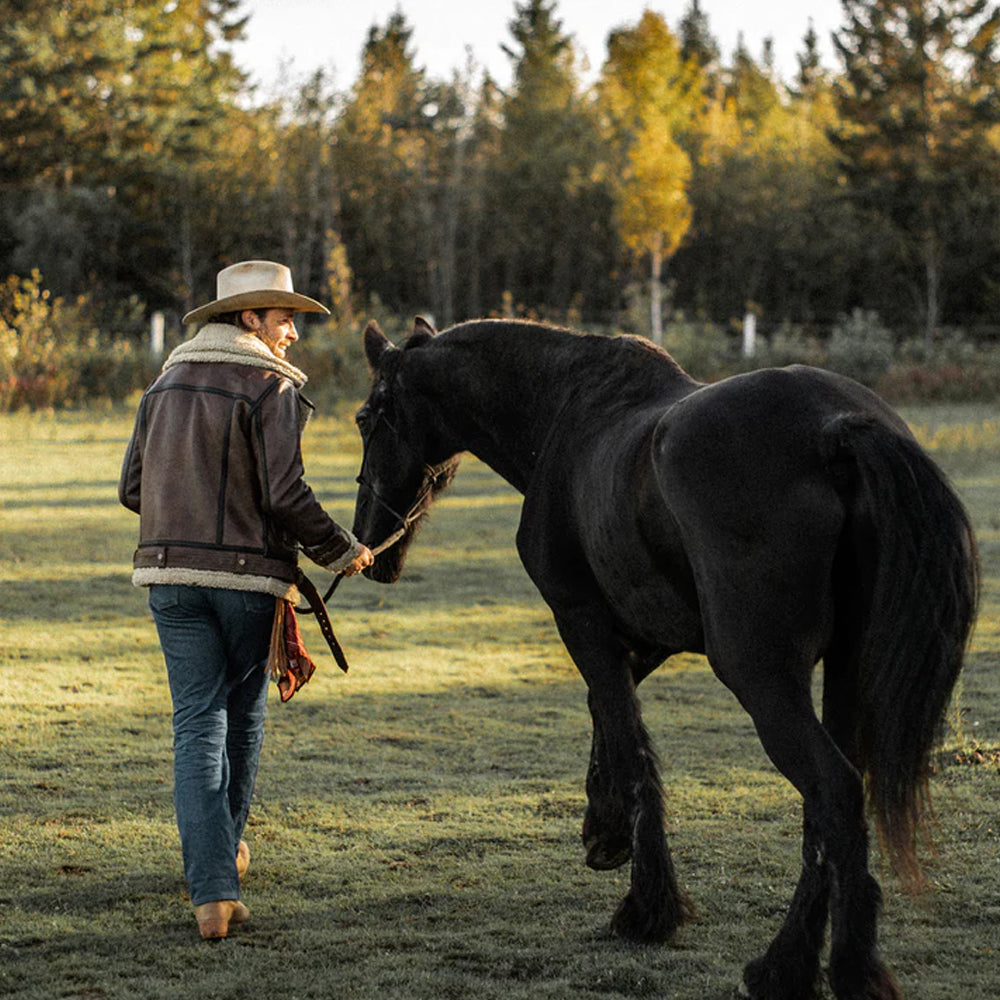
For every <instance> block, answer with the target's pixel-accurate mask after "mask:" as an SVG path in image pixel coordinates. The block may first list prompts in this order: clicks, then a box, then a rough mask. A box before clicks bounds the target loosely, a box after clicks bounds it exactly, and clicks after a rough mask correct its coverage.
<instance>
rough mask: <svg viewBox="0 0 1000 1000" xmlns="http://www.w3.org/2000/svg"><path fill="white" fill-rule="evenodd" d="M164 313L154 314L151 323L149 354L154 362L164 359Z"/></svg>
mask: <svg viewBox="0 0 1000 1000" xmlns="http://www.w3.org/2000/svg"><path fill="white" fill-rule="evenodd" d="M163 325H164V324H163V313H161V312H155V313H153V316H152V319H151V320H150V323H149V353H150V356H151V357H152V359H153V360H154V361H159V360H160V358H162V357H163Z"/></svg>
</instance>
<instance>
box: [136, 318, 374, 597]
mask: <svg viewBox="0 0 1000 1000" xmlns="http://www.w3.org/2000/svg"><path fill="white" fill-rule="evenodd" d="M305 380H306V379H305V375H303V374H302V372H300V371H299V370H298V369H297V368H295V367H294V366H293V365H290V364H288V363H287V362H286V361H283V360H281V359H279V358H277V357H276V356H275V355H273V354H272V353H271V351H270V350H268V348H267V346H266V345H265V344H263V343H262V342H261V341H260V340H258V339H257V338H256V337H254V336H253V335H252V334H249V333H246V332H244V331H242V330H240V329H239V328H237V327H234V326H228V325H223V324H218V323H214V324H209V325H208V326H205V327H203V328H202V329H201V330H200V331H199V333H198V334H197V335H196V336H195V337H194V338H192V339H191V340H189V341H186V342H185V343H183V344H181V345H180V347H178V348H177V349H176V350H175V351H174V352H173V353H172V354H171V355H170V356H169V357H168V358H167V361H166V363H165V364H164V366H163V372H162V373H161V375H160V376H159V377H158V378H157V379H156V381H155V382H154V383H153V384H152V385H151V386H150V387H149V388H148V389H147V390H146V392H145V393H144V395H143V397H142V400H141V402H140V404H139V409H138V413H137V415H136V421H135V428H134V430H133V432H132V438H131V440H130V442H129V445H128V450H127V451H126V453H125V461H124V463H123V466H122V472H121V478H120V480H119V483H118V497H119V499H120V500H121V502H122V503H123V504H124V505H125V506H126V507H127V508H128V509H129V510H132V511H135V512H136V513H137V514H139V545H138V548H137V549H136V552H135V558H134V563H133V564H134V572H133V576H132V582H133V583H134V584H135V585H136V586H140V587H141V586H149V585H151V584H156V583H169V584H193V585H195V586H204V587H222V588H226V589H230V590H252V591H261V592H264V593H270V594H274V595H275V596H276V597H285V598H288V599H295V598H296V597H297V591H296V588H295V572H296V566H297V555H298V552H297V549H298V545H301V546H302V549H303V551H304V552H305V553H306V555H308V556H309V557H310V559H312V560H313V561H314V562H317V563H319V564H320V565H321V566H326V567H327V568H329V569H331V570H333V571H337V570H339V569H342V568H344V567H345V566H347V565H348V564H349V563H350V562H351V561H352V560H353V559H355V558H356V557H357V555H358V553H359V551H360V546H359V544H358V542H357V540H356V539H355V538H354V536H353V535H352V534H351V533H350V532H349V531H347V530H345V529H344V528H342V527H340V526H339V525H338V524H337V523H336V522H335V521H333V520H332V518H330V516H329V515H328V514H327V513H326V512H325V511H324V510H323V508H322V507H321V506H320V503H319V501H318V500H317V499H316V497H315V495H314V494H313V491H312V490H311V489H310V487H309V486H308V485H307V484H306V482H305V480H304V478H303V467H302V455H301V449H300V437H301V433H302V430H303V428H304V427H305V424H306V421H307V420H308V417H309V415H310V412H311V410H312V405H311V404H310V403H309V402H308V401H307V400H306V399H305V398H304V397H303V396H302V395H301V393H300V392H299V390H300V389H301V388H302V386H303V385H304V383H305Z"/></svg>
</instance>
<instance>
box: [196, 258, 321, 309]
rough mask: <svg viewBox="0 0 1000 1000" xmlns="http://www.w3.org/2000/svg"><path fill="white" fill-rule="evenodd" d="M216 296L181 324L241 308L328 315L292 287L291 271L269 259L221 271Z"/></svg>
mask: <svg viewBox="0 0 1000 1000" xmlns="http://www.w3.org/2000/svg"><path fill="white" fill-rule="evenodd" d="M215 286H216V299H215V301H214V302H209V303H208V305H204V306H199V307H198V308H197V309H193V310H192V311H191V312H189V313H188V314H187V315H186V316H185V317H184V322H185V323H201V322H202V321H203V320H207V319H211V318H212V317H213V316H220V315H221V314H222V313H231V312H242V311H243V310H244V309H294V310H295V311H296V312H315V313H326V315H327V316H329V315H330V310H329V309H327V308H326V306H325V305H323V304H322V303H320V302H317V301H316V300H315V299H311V298H309V296H308V295H300V294H299V293H298V292H296V291H295V290H294V289H293V288H292V272H291V271H290V270H289V269H288V268H287V267H285V265H284V264H275V263H273V262H272V261H269V260H244V261H241V262H240V263H239V264H233V265H231V266H230V267H227V268H224V269H223V270H221V271H220V272H219V273H218V275H217V276H216V279H215Z"/></svg>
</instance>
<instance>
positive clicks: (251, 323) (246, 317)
mask: <svg viewBox="0 0 1000 1000" xmlns="http://www.w3.org/2000/svg"><path fill="white" fill-rule="evenodd" d="M240 326H242V327H243V329H244V330H249V331H250V332H251V333H256V332H257V331H258V330H259V329H260V328H261V322H260V317H259V316H258V315H257V313H256V311H255V310H253V309H244V310H243V311H242V312H241V313H240Z"/></svg>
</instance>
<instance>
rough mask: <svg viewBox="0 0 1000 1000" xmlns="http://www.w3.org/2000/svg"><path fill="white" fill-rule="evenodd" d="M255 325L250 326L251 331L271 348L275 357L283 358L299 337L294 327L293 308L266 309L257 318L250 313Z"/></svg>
mask: <svg viewBox="0 0 1000 1000" xmlns="http://www.w3.org/2000/svg"><path fill="white" fill-rule="evenodd" d="M251 315H252V317H253V320H256V325H255V326H253V325H252V326H251V329H252V330H253V332H254V333H255V334H256V335H257V337H259V338H260V339H261V340H262V341H264V343H265V344H267V346H268V347H269V348H270V349H271V353H272V354H274V356H275V357H278V358H282V359H283V358H284V357H285V353H286V352H287V350H288V348H289V347H291V346H292V344H294V343H295V341H296V340H298V339H299V335H298V332H297V331H296V329H295V322H294V319H295V310H294V309H267V310H265V312H264V314H263V316H262V317H261V318H258V317H257V316H256V314H251Z"/></svg>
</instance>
